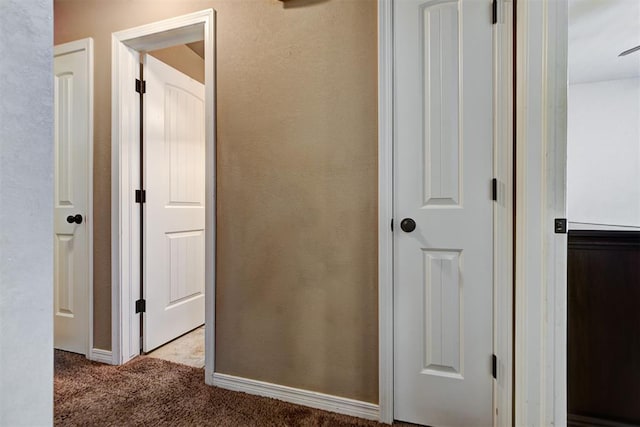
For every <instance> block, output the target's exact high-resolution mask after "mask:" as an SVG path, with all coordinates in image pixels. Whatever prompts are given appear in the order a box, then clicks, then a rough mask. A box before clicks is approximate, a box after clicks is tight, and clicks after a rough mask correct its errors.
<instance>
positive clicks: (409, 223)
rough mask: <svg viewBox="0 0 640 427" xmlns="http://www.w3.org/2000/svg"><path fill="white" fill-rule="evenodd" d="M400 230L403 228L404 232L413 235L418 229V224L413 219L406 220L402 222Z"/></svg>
mask: <svg viewBox="0 0 640 427" xmlns="http://www.w3.org/2000/svg"><path fill="white" fill-rule="evenodd" d="M400 228H402V231H405V232H407V233H411V232H412V231H413V230H415V229H416V222H415V221H414V220H412V219H411V218H405V219H403V220H402V221H401V222H400Z"/></svg>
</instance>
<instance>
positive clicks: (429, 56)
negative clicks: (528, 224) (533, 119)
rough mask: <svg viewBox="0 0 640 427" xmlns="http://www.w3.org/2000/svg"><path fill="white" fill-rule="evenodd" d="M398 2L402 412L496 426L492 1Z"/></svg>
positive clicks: (424, 419) (398, 396)
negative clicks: (411, 224) (409, 221)
mask: <svg viewBox="0 0 640 427" xmlns="http://www.w3.org/2000/svg"><path fill="white" fill-rule="evenodd" d="M394 4H395V6H394V7H395V10H394V19H395V25H394V31H395V49H396V58H395V69H394V70H395V71H394V73H395V95H396V96H395V102H396V103H395V109H396V110H395V131H396V139H395V155H394V161H395V166H394V169H395V172H394V173H395V176H394V179H395V182H394V187H395V188H394V194H395V201H394V204H395V206H394V216H395V225H394V244H395V252H394V260H395V261H394V263H395V266H394V270H395V273H394V274H395V279H394V304H395V306H394V316H395V323H394V325H395V331H394V334H395V339H394V340H395V344H394V345H395V349H394V350H395V354H394V363H395V368H394V370H395V374H394V377H395V385H394V390H395V393H394V401H395V407H394V415H395V418H396V419H398V420H403V421H409V422H413V423H418V424H425V425H430V426H490V425H492V422H493V418H492V412H493V411H492V408H493V402H492V386H493V382H492V381H493V378H492V371H491V362H492V345H493V341H492V340H493V332H492V328H493V325H492V316H493V306H492V297H493V295H492V292H493V273H492V260H493V255H492V253H493V242H492V236H493V231H492V212H493V211H492V209H493V207H492V206H493V205H492V203H493V202H492V197H491V179H492V138H493V113H492V106H493V98H492V97H493V89H492V88H493V81H492V72H493V69H492V59H493V56H492V54H493V50H492V20H491V18H492V17H491V1H490V0H397V1H395V2H394ZM405 218H410V219H413V220H414V221H415V224H416V228H415V230H414V231H410V232H409V231H404V230H403V229H402V228H401V225H402V220H403V219H405ZM406 225H407V224H406V223H405V226H406ZM405 228H407V227H405ZM407 229H409V228H407ZM505 262H510V260H505Z"/></svg>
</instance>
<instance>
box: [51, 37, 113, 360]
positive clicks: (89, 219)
mask: <svg viewBox="0 0 640 427" xmlns="http://www.w3.org/2000/svg"><path fill="white" fill-rule="evenodd" d="M81 50H84V51H85V52H86V54H87V56H86V59H87V61H86V63H85V67H86V71H87V94H88V97H87V141H88V144H87V159H86V161H87V177H86V179H87V208H86V214H85V221H84V222H85V227H86V230H87V248H86V249H87V286H88V289H87V304H88V310H87V316H88V317H87V323H88V325H87V328H88V330H87V334H88V336H87V348H86V349H85V351H86V353H85V356H86V358H87V359H89V360H97V361H102V358H101V355H100V351H101V350H98V349H95V348H93V39H92V38H91V37H87V38H84V39H80V40H75V41H71V42H68V43H63V44H59V45H56V46H54V47H53V56H54V57H55V56H57V55H60V54H65V53H72V52H76V51H81Z"/></svg>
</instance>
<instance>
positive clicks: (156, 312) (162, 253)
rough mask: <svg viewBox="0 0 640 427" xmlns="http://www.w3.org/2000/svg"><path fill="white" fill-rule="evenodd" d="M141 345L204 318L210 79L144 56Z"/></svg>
mask: <svg viewBox="0 0 640 427" xmlns="http://www.w3.org/2000/svg"><path fill="white" fill-rule="evenodd" d="M144 79H145V81H146V94H145V95H144V96H145V98H144V117H145V120H144V127H145V128H144V171H145V173H144V176H145V183H144V187H145V189H146V203H145V204H144V205H143V206H144V209H145V212H144V234H145V241H144V267H143V269H144V277H145V280H144V297H145V299H146V312H145V313H144V321H143V328H144V332H143V337H144V339H143V350H144V351H145V352H148V351H150V350H153V349H154V348H156V347H158V346H160V345H162V344H164V343H166V342H168V341H171V340H172V339H174V338H176V337H178V336H180V335H182V334H184V333H185V332H188V331H190V330H192V329H195V328H197V327H198V326H200V325H202V324H204V314H205V313H204V274H205V272H204V268H205V246H204V244H205V225H204V224H205V192H204V187H205V134H204V127H205V122H204V85H203V84H201V83H199V82H197V81H195V80H193V79H191V78H190V77H188V76H186V75H185V74H183V73H181V72H179V71H178V70H176V69H174V68H172V67H170V66H168V65H166V64H164V63H162V62H160V61H159V60H157V59H155V58H154V57H152V56H150V55H145V57H144Z"/></svg>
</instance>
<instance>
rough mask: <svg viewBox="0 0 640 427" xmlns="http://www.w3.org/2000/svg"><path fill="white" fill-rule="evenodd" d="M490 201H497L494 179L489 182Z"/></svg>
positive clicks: (496, 187) (495, 181)
mask: <svg viewBox="0 0 640 427" xmlns="http://www.w3.org/2000/svg"><path fill="white" fill-rule="evenodd" d="M491 200H494V201H496V202H497V201H498V180H497V179H496V178H493V179H492V180H491Z"/></svg>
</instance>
